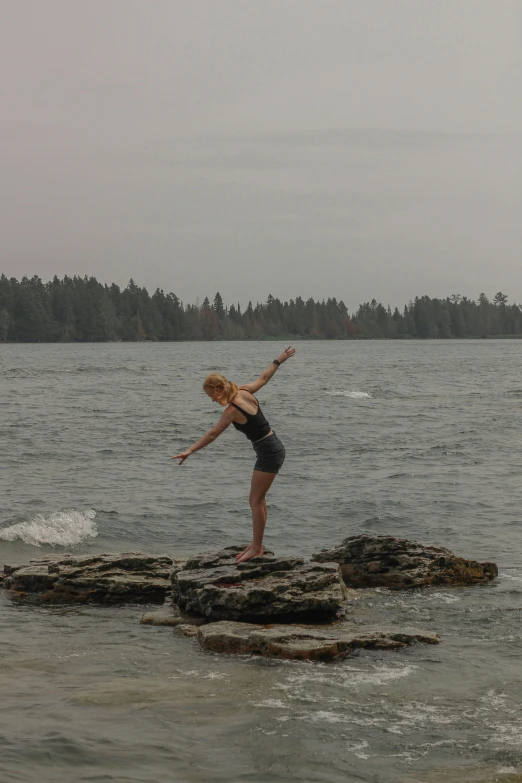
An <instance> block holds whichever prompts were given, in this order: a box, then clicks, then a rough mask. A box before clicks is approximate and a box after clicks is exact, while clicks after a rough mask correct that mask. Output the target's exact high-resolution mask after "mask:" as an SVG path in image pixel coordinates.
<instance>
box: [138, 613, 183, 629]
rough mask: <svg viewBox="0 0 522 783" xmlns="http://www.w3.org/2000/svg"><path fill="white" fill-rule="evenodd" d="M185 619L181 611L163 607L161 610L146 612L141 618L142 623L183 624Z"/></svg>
mask: <svg viewBox="0 0 522 783" xmlns="http://www.w3.org/2000/svg"><path fill="white" fill-rule="evenodd" d="M182 623H183V620H182V618H181V613H180V612H177V613H175V612H173V611H170V612H168V611H165V610H164V609H161V610H160V611H159V612H146V614H144V615H143V617H142V618H141V620H140V624H141V625H171V626H176V625H181V624H182Z"/></svg>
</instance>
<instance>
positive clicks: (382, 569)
mask: <svg viewBox="0 0 522 783" xmlns="http://www.w3.org/2000/svg"><path fill="white" fill-rule="evenodd" d="M312 560H313V561H314V562H317V563H331V562H335V563H339V565H340V566H341V571H342V575H343V579H344V581H345V584H347V585H348V586H349V587H389V588H390V589H391V590H403V589H405V588H408V587H424V586H426V585H432V586H439V585H457V586H464V585H473V584H480V583H485V582H488V581H490V580H491V579H494V578H495V577H496V576H497V575H498V568H497V566H496V565H495V563H477V562H476V561H475V560H464V559H463V558H462V557H457V555H454V554H453V552H450V550H449V549H443V548H442V547H435V546H424V545H423V544H418V543H415V542H414V541H408V540H407V539H404V538H394V537H393V536H371V535H360V536H350V537H349V538H345V539H344V541H343V542H342V544H341V545H340V546H338V547H336V548H335V549H327V550H322V551H321V552H319V553H318V554H316V555H314V556H313V557H312Z"/></svg>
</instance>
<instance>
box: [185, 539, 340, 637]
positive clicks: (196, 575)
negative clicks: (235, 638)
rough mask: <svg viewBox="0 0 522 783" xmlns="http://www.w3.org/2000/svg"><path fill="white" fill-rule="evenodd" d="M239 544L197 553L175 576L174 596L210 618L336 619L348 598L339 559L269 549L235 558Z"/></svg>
mask: <svg viewBox="0 0 522 783" xmlns="http://www.w3.org/2000/svg"><path fill="white" fill-rule="evenodd" d="M239 551H241V550H240V548H238V547H229V548H227V549H223V550H221V551H219V552H214V553H204V554H201V555H196V556H195V557H191V558H189V559H188V560H187V562H186V563H185V564H184V565H183V566H181V567H180V568H175V569H174V570H173V575H172V598H173V601H174V602H175V603H177V605H178V606H179V607H180V608H181V609H184V610H186V611H188V612H191V613H194V614H200V615H203V616H204V617H206V618H207V619H209V620H248V621H255V620H260V619H263V620H268V619H272V620H275V619H278V620H282V619H285V620H292V621H296V620H301V621H304V620H314V621H316V622H321V621H325V620H328V619H331V618H333V617H335V616H336V615H338V614H339V613H340V612H341V607H342V603H343V601H344V600H345V598H346V589H345V587H344V584H343V581H342V578H341V571H340V568H339V566H338V565H337V564H336V563H305V561H304V560H303V559H302V558H300V557H280V558H276V557H274V556H273V555H270V554H268V553H267V554H266V555H265V557H262V558H261V557H259V558H252V560H248V561H247V562H246V563H240V564H237V563H236V558H235V555H236V553H237V552H239Z"/></svg>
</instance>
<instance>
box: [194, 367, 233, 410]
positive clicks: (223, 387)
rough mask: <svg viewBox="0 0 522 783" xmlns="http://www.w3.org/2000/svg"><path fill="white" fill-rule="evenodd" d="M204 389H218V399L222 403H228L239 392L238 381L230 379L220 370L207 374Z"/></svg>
mask: <svg viewBox="0 0 522 783" xmlns="http://www.w3.org/2000/svg"><path fill="white" fill-rule="evenodd" d="M203 389H204V390H205V391H206V390H207V389H215V390H216V391H217V395H216V399H217V401H218V402H220V403H221V404H222V405H228V403H229V402H230V400H231V399H232V398H233V397H235V396H236V394H237V392H238V386H237V383H234V381H229V380H228V378H225V376H224V375H221V374H220V373H219V372H211V373H210V375H207V377H206V378H205V380H204V382H203Z"/></svg>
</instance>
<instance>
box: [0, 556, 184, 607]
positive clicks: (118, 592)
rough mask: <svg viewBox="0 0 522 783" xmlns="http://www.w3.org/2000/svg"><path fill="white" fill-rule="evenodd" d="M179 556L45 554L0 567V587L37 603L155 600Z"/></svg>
mask: <svg viewBox="0 0 522 783" xmlns="http://www.w3.org/2000/svg"><path fill="white" fill-rule="evenodd" d="M184 562H185V560H184V559H182V558H172V557H168V556H165V555H147V554H143V553H142V552H123V553H118V554H101V555H83V556H78V557H75V556H73V555H50V556H48V557H41V558H38V559H36V560H31V561H30V563H29V564H28V565H24V566H20V565H6V566H4V579H3V584H2V586H3V587H4V588H6V589H8V590H10V591H11V593H12V594H13V595H15V596H17V597H19V598H30V599H33V600H36V601H38V602H39V603H53V604H68V603H97V604H116V603H124V602H130V603H157V604H158V603H159V604H162V603H163V602H164V601H165V598H166V597H167V594H168V592H169V590H170V588H171V582H170V578H171V571H172V568H173V567H179V566H180V565H182V564H183V563H184Z"/></svg>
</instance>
